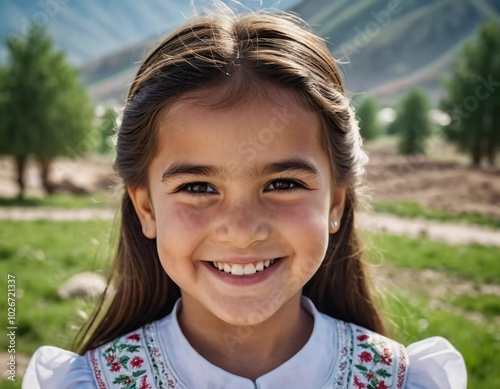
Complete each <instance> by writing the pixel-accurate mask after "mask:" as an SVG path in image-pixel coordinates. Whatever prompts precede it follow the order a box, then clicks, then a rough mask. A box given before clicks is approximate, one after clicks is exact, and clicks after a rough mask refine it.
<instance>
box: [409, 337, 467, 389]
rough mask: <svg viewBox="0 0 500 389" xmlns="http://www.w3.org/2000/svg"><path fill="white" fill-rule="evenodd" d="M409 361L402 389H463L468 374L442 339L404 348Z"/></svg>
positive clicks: (454, 350)
mask: <svg viewBox="0 0 500 389" xmlns="http://www.w3.org/2000/svg"><path fill="white" fill-rule="evenodd" d="M407 351H408V356H409V360H410V369H409V371H408V379H407V385H406V387H405V389H420V388H426V389H465V388H466V387H467V370H466V367H465V362H464V359H463V357H462V355H461V354H460V352H458V350H457V349H456V348H455V347H453V345H452V344H451V343H450V342H449V341H447V340H446V339H444V338H442V337H432V338H428V339H424V340H421V341H419V342H416V343H413V344H411V345H409V346H408V347H407Z"/></svg>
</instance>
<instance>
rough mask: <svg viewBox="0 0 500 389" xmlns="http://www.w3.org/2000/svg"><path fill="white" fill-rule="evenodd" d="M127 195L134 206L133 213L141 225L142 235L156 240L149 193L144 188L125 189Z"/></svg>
mask: <svg viewBox="0 0 500 389" xmlns="http://www.w3.org/2000/svg"><path fill="white" fill-rule="evenodd" d="M127 192H128V195H129V196H130V199H131V200H132V203H133V204H134V208H135V212H136V213H137V216H138V218H139V220H140V222H141V225H142V233H143V234H144V236H145V237H146V238H149V239H155V238H156V220H155V213H154V209H153V204H152V203H151V199H150V197H149V191H148V189H147V188H144V187H136V186H134V187H127Z"/></svg>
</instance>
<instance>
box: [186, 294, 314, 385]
mask: <svg viewBox="0 0 500 389" xmlns="http://www.w3.org/2000/svg"><path fill="white" fill-rule="evenodd" d="M193 319H195V320H193ZM179 324H180V326H181V329H182V332H183V334H184V336H185V337H186V339H187V340H188V341H189V343H190V344H191V346H192V347H193V348H194V349H195V350H196V351H197V352H198V353H199V354H200V355H201V356H202V357H204V358H205V359H206V360H208V361H209V362H211V363H212V364H214V365H216V366H218V367H220V368H221V369H223V370H225V371H227V372H229V373H232V374H236V375H238V376H240V377H245V378H248V379H251V380H252V381H255V380H256V379H257V378H258V377H260V376H262V375H264V374H266V373H268V372H270V371H271V370H274V369H275V368H277V367H278V366H280V365H281V364H283V363H284V362H286V361H287V360H289V359H290V358H291V357H292V356H294V355H295V354H296V353H297V352H298V351H299V350H300V349H301V348H302V347H303V346H304V345H305V344H306V343H307V340H308V339H309V337H310V335H311V333H312V328H313V318H312V317H311V316H310V315H309V314H308V313H307V312H306V311H305V310H304V309H302V307H301V306H300V294H298V295H297V296H294V297H293V298H292V299H291V300H290V301H288V302H287V303H286V304H285V305H284V306H283V307H282V308H281V309H280V310H279V311H278V312H276V313H275V314H274V315H273V316H272V317H271V318H269V319H267V320H266V321H265V322H263V323H260V324H258V325H255V326H234V325H230V324H228V323H226V322H223V321H221V320H220V319H218V318H217V317H215V316H214V315H212V314H210V313H209V312H207V311H205V315H204V316H203V317H200V316H199V315H197V317H196V318H191V317H190V312H189V310H187V309H184V308H183V309H181V311H180V312H179Z"/></svg>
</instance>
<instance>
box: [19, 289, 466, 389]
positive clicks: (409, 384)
mask: <svg viewBox="0 0 500 389" xmlns="http://www.w3.org/2000/svg"><path fill="white" fill-rule="evenodd" d="M302 306H303V307H304V309H306V310H307V311H308V312H309V313H310V314H311V315H312V316H313V318H314V327H313V332H312V334H311V337H310V338H309V340H308V341H307V343H306V344H305V345H304V347H303V348H302V349H301V350H300V351H299V352H298V353H297V354H295V355H294V356H293V357H292V358H291V359H289V360H288V361H287V362H285V363H284V364H282V365H281V366H279V367H277V368H276V369H274V370H272V371H270V372H269V373H267V374H265V375H263V376H261V377H259V378H258V379H257V380H256V381H255V382H253V381H251V380H249V379H247V378H243V377H239V376H236V375H234V374H231V373H228V372H226V371H224V370H222V369H220V368H219V367H217V366H214V365H212V364H211V363H210V362H208V361H207V360H206V359H204V358H203V357H202V356H201V355H199V354H198V353H197V352H196V350H195V349H193V348H192V347H191V345H190V344H189V343H188V341H187V340H186V338H185V337H184V335H183V334H182V331H181V329H180V326H179V323H178V321H177V312H178V311H179V309H180V307H181V300H179V301H177V303H176V305H175V307H174V310H173V311H172V313H171V314H170V315H167V316H166V317H164V318H163V319H161V320H158V321H156V322H154V323H152V324H150V325H147V326H145V327H143V328H141V329H139V330H137V331H133V332H132V333H130V334H127V335H125V336H123V337H121V338H119V339H117V340H115V341H113V342H110V343H108V344H106V345H103V346H101V347H99V348H98V349H96V350H92V351H91V352H88V353H86V354H85V355H83V356H80V355H78V354H75V353H72V352H70V351H66V350H62V349H59V348H56V347H51V346H43V347H40V348H39V349H38V350H37V351H36V352H35V354H34V355H33V356H32V358H31V360H30V363H29V365H28V368H27V371H26V374H25V376H24V380H23V386H22V387H23V389H70V388H71V389H105V388H135V389H160V388H168V389H224V388H228V389H229V388H237V389H255V388H258V389H277V388H279V389H281V388H286V389H294V388H297V389H299V388H300V389H304V388H306V389H309V388H310V389H341V388H342V389H368V388H375V389H392V388H394V389H465V388H466V387H467V373H466V368H465V363H464V360H463V358H462V356H461V354H460V353H459V352H458V351H457V350H456V349H455V348H454V347H453V346H452V345H451V344H450V343H449V342H448V341H447V340H446V339H444V338H440V337H433V338H429V339H426V340H423V341H420V342H417V343H413V344H411V345H410V346H408V347H406V350H405V348H404V347H402V346H401V345H399V344H398V343H396V342H394V341H391V340H389V339H387V338H384V337H382V336H380V335H377V334H375V333H373V332H371V331H368V330H366V329H364V328H361V327H358V326H355V325H352V324H348V323H344V322H342V321H339V320H336V319H333V318H331V317H329V316H326V315H324V314H322V313H320V312H318V311H317V310H316V308H315V307H314V305H313V303H312V302H311V301H310V300H309V299H307V298H305V297H303V298H302Z"/></svg>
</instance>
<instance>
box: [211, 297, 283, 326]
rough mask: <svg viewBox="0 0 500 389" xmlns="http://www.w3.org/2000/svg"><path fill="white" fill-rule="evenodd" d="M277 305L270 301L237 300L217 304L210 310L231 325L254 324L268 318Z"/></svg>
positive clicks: (274, 311)
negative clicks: (230, 302)
mask: <svg viewBox="0 0 500 389" xmlns="http://www.w3.org/2000/svg"><path fill="white" fill-rule="evenodd" d="M276 311H277V307H275V306H274V305H273V304H272V302H269V303H268V302H261V303H259V302H255V301H254V302H243V301H241V302H237V303H235V304H231V306H228V305H219V306H218V307H217V310H216V311H215V312H214V311H212V313H213V314H215V316H217V317H218V318H219V319H220V320H222V321H223V322H225V323H227V324H229V325H233V326H255V325H259V324H262V323H263V322H265V321H266V320H268V319H269V318H270V317H271V316H272V315H273V314H274V313H276Z"/></svg>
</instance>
